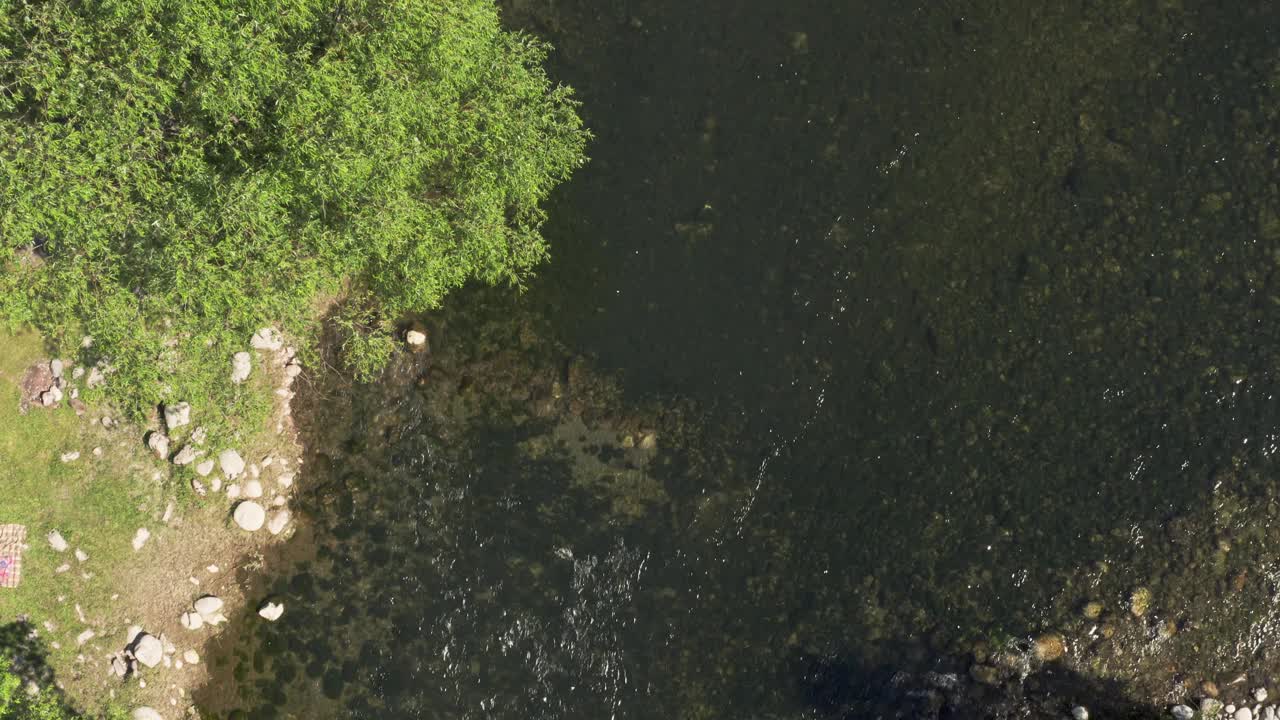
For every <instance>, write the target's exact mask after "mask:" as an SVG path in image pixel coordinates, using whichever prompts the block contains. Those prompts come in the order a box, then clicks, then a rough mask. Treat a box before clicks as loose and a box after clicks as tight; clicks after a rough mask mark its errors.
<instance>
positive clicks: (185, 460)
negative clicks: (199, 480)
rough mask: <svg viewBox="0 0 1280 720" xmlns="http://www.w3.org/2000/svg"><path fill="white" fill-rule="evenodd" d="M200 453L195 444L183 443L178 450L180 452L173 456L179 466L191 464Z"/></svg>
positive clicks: (174, 461) (175, 463) (174, 462)
mask: <svg viewBox="0 0 1280 720" xmlns="http://www.w3.org/2000/svg"><path fill="white" fill-rule="evenodd" d="M200 455H201V453H200V451H199V450H197V449H196V448H195V446H194V445H183V446H182V449H181V450H179V451H178V454H177V455H174V456H173V464H174V465H178V466H182V465H190V464H191V463H193V462H195V461H196V458H198V457H200Z"/></svg>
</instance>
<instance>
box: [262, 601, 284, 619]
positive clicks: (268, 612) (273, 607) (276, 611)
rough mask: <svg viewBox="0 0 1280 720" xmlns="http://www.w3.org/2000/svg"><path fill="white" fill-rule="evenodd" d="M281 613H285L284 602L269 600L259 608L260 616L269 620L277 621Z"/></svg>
mask: <svg viewBox="0 0 1280 720" xmlns="http://www.w3.org/2000/svg"><path fill="white" fill-rule="evenodd" d="M281 615H284V603H279V602H272V601H270V600H268V601H267V602H265V603H263V604H262V607H260V608H258V616H259V617H261V618H263V619H264V620H266V621H267V622H275V621H276V620H279V619H280V616H281Z"/></svg>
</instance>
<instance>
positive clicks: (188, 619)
mask: <svg viewBox="0 0 1280 720" xmlns="http://www.w3.org/2000/svg"><path fill="white" fill-rule="evenodd" d="M178 621H179V622H181V623H182V627H184V628H186V629H188V630H199V629H200V628H202V627H204V618H203V617H201V615H200V613H198V612H184V613H182V617H180V618H178Z"/></svg>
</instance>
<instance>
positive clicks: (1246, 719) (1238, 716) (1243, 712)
mask: <svg viewBox="0 0 1280 720" xmlns="http://www.w3.org/2000/svg"><path fill="white" fill-rule="evenodd" d="M1231 717H1233V718H1235V720H1253V711H1252V710H1250V709H1249V708H1247V707H1242V708H1239V709H1238V710H1236V712H1235V714H1234V715H1232V716H1231Z"/></svg>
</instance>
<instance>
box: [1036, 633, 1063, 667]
mask: <svg viewBox="0 0 1280 720" xmlns="http://www.w3.org/2000/svg"><path fill="white" fill-rule="evenodd" d="M1066 651H1067V646H1066V643H1065V642H1063V640H1062V636H1061V635H1059V634H1057V633H1046V634H1044V635H1041V636H1040V637H1038V638H1036V642H1035V653H1036V658H1037V659H1038V660H1040V662H1050V661H1052V660H1057V659H1058V658H1060V657H1062V655H1063V653H1065V652H1066Z"/></svg>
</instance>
